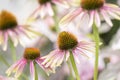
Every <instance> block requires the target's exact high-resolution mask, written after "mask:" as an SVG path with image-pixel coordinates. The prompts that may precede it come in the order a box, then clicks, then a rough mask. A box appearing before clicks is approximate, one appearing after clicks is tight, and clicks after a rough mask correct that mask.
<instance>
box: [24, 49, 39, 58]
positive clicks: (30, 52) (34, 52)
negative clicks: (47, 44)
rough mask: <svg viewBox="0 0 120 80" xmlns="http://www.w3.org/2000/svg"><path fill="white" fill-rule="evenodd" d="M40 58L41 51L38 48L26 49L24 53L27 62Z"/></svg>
mask: <svg viewBox="0 0 120 80" xmlns="http://www.w3.org/2000/svg"><path fill="white" fill-rule="evenodd" d="M38 57H40V50H39V49H38V48H26V49H25V51H24V58H25V59H27V60H35V59H36V58H38Z"/></svg>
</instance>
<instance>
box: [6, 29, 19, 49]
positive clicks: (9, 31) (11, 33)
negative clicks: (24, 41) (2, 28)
mask: <svg viewBox="0 0 120 80" xmlns="http://www.w3.org/2000/svg"><path fill="white" fill-rule="evenodd" d="M8 34H9V36H10V38H11V40H12V42H13V44H14V46H15V47H16V46H17V45H18V38H17V35H16V34H15V33H14V32H13V31H11V30H8Z"/></svg>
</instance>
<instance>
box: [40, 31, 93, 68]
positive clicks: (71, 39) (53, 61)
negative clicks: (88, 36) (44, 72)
mask: <svg viewBox="0 0 120 80" xmlns="http://www.w3.org/2000/svg"><path fill="white" fill-rule="evenodd" d="M57 43H58V48H57V49H56V50H53V51H52V52H50V54H48V55H47V56H44V57H42V58H43V59H45V60H44V62H43V63H42V64H44V65H46V67H48V66H51V67H56V66H60V65H61V63H62V62H63V60H64V58H65V59H66V61H67V60H68V58H69V57H70V51H71V52H72V54H73V56H74V58H75V60H76V61H77V62H78V63H79V57H78V56H80V55H84V56H86V57H88V56H87V54H93V53H94V43H92V42H86V41H79V40H78V38H77V37H76V36H75V35H73V34H72V33H70V32H66V31H63V32H61V33H60V34H59V36H58V41H57Z"/></svg>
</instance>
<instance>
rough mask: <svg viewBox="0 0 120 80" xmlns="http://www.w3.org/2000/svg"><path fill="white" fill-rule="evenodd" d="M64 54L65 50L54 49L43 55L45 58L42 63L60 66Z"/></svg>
mask: <svg viewBox="0 0 120 80" xmlns="http://www.w3.org/2000/svg"><path fill="white" fill-rule="evenodd" d="M64 56H65V51H61V50H54V51H52V52H50V53H49V54H48V55H47V56H45V57H43V58H44V59H45V60H44V61H43V63H42V64H43V65H46V66H51V67H55V66H60V65H61V63H62V62H63V59H64Z"/></svg>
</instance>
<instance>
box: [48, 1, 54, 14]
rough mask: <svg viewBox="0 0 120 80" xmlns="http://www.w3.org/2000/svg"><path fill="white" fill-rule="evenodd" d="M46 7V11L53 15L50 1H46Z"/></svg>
mask: <svg viewBox="0 0 120 80" xmlns="http://www.w3.org/2000/svg"><path fill="white" fill-rule="evenodd" d="M47 9H48V13H49V15H50V16H53V15H54V12H53V9H52V6H51V4H50V3H47Z"/></svg>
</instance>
